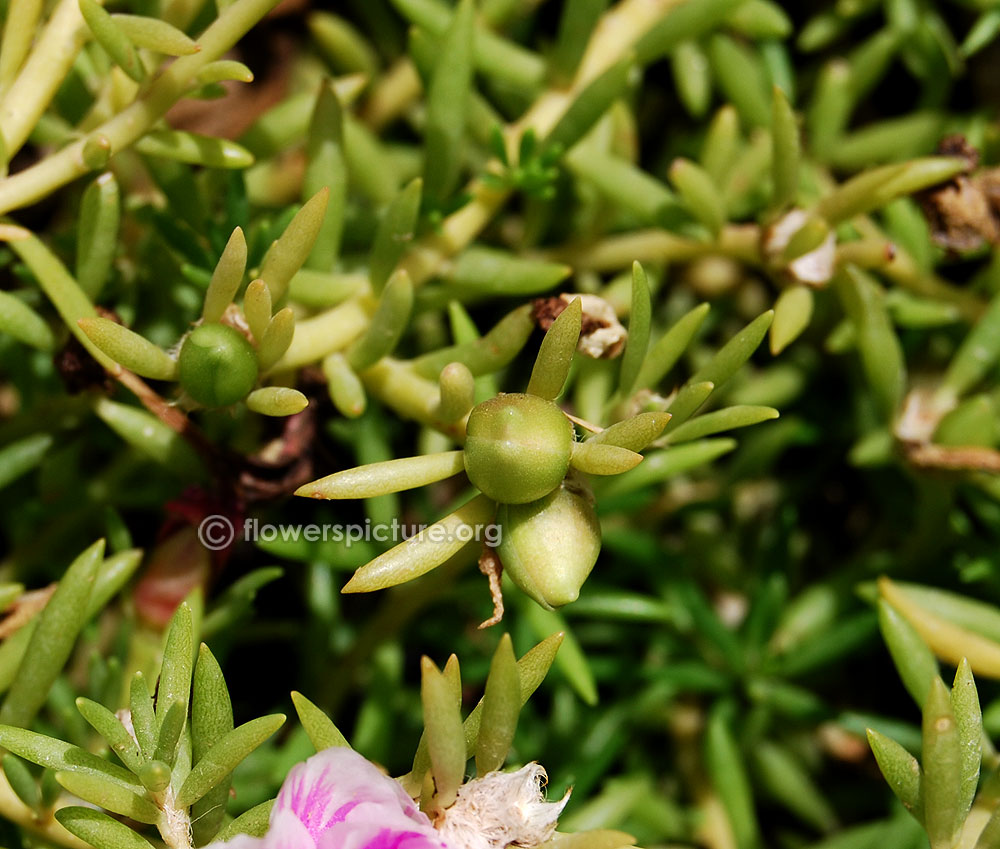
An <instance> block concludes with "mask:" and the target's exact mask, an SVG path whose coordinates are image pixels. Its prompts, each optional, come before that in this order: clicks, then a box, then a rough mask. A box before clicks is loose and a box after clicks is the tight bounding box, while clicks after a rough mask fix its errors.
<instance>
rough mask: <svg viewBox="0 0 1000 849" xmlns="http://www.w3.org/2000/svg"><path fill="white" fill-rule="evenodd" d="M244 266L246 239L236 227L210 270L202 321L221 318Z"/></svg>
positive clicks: (237, 285) (234, 293) (233, 293)
mask: <svg viewBox="0 0 1000 849" xmlns="http://www.w3.org/2000/svg"><path fill="white" fill-rule="evenodd" d="M246 266H247V240H246V237H245V236H244V235H243V231H242V230H241V229H240V228H239V227H237V228H236V229H235V230H233V233H232V235H231V236H230V237H229V241H228V242H226V247H225V248H224V249H223V251H222V256H220V257H219V261H218V262H217V263H216V264H215V270H214V271H213V272H212V279H211V280H210V281H209V284H208V291H206V292H205V303H204V306H202V310H201V317H202V320H203V321H205V322H211V321H218V320H219V319H220V318H222V314H223V313H224V312H225V311H226V307H228V306H229V305H230V304H231V303H232V302H233V298H234V297H235V295H236V290H237V289H239V288H240V283H241V282H242V281H243V272H244V271H245V270H246ZM269 309H270V308H269Z"/></svg>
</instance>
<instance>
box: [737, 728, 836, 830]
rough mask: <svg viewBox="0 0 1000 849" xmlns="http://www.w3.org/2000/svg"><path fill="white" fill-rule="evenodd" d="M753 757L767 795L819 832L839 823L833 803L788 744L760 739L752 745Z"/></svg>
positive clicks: (757, 773) (755, 768)
mask: <svg viewBox="0 0 1000 849" xmlns="http://www.w3.org/2000/svg"><path fill="white" fill-rule="evenodd" d="M752 756H753V764H754V772H755V774H756V776H757V777H758V780H759V781H760V784H761V787H762V789H763V790H764V791H765V792H766V793H767V794H768V795H770V796H771V797H772V798H774V799H776V800H777V801H779V802H780V803H781V804H782V805H783V806H784V807H785V808H787V809H788V810H789V811H791V812H792V813H794V814H795V815H796V816H797V817H798V818H799V819H801V820H802V821H803V822H805V823H807V824H809V825H811V826H812V827H813V828H815V829H817V830H818V831H830V830H831V829H832V828H834V827H835V826H836V823H837V817H836V815H835V814H834V811H833V808H832V807H830V803H829V802H828V801H827V800H826V797H825V796H824V795H823V793H822V792H821V791H820V790H819V788H817V786H816V783H815V782H814V781H813V779H812V776H810V775H809V773H808V772H807V771H806V770H805V768H804V767H803V765H802V764H801V763H800V761H799V759H798V758H797V757H795V756H794V755H793V754H792V753H791V752H790V751H789V750H788V749H787V748H786V747H784V746H779V745H778V744H776V743H772V742H770V741H768V740H761V741H759V742H758V743H757V744H756V745H755V746H754V747H753V752H752Z"/></svg>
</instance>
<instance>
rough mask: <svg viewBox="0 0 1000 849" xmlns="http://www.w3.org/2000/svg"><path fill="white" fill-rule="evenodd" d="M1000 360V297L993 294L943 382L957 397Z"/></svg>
mask: <svg viewBox="0 0 1000 849" xmlns="http://www.w3.org/2000/svg"><path fill="white" fill-rule="evenodd" d="M998 358H1000V295H994V296H993V298H992V300H990V303H989V306H987V308H986V311H985V312H984V313H983V315H982V317H981V318H980V319H979V321H977V322H976V324H975V326H974V327H973V328H972V330H970V331H969V333H968V335H967V336H966V337H965V339H963V340H962V344H961V345H959V347H958V350H957V351H956V352H955V355H954V356H953V357H952V358H951V362H950V363H948V368H947V370H946V371H945V373H944V378H943V380H942V381H941V386H942V388H943V389H947V390H948V391H950V392H951V393H952V394H953V395H955V396H956V397H960V396H962V395H964V394H965V393H966V392H968V391H969V390H970V389H972V388H973V387H974V386H975V385H976V384H977V383H979V381H981V380H982V379H983V378H984V377H985V376H986V375H987V374H988V373H989V371H990V369H992V367H993V364H994V363H996V361H997V359H998Z"/></svg>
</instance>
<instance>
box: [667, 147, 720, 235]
mask: <svg viewBox="0 0 1000 849" xmlns="http://www.w3.org/2000/svg"><path fill="white" fill-rule="evenodd" d="M669 176H670V182H671V183H673V184H674V188H675V189H677V191H678V193H679V194H680V196H681V197H682V198H683V199H684V202H685V204H686V205H687V207H688V209H689V210H690V211H691V214H692V215H693V216H694V217H695V218H697V219H698V221H699V222H700V223H701V224H702V225H703V226H704V227H705V229H707V230H708V232H709V234H710V235H711V236H713V237H715V236H717V235H718V234H719V231H720V230H721V229H722V225H723V224H725V223H726V206H725V201H724V200H723V197H722V193H721V192H720V191H719V187H718V186H717V185H716V184H715V181H714V180H713V179H712V177H711V175H710V174H709V173H708V172H707V171H705V170H704V169H703V168H701V166H699V165H696V164H695V163H694V162H692V161H691V160H690V159H683V158H680V159H675V160H674V161H673V164H672V165H671V166H670V172H669Z"/></svg>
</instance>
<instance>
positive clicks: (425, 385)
mask: <svg viewBox="0 0 1000 849" xmlns="http://www.w3.org/2000/svg"><path fill="white" fill-rule="evenodd" d="M359 377H360V378H361V379H362V381H364V384H365V389H367V390H368V392H370V393H371V394H372V395H374V396H375V397H376V398H378V399H379V400H381V401H382V403H383V404H385V405H387V406H389V407H392V408H393V409H394V410H395V411H396V412H397V413H399V414H400V415H401V416H405V417H406V418H408V419H413V420H414V421H418V422H420V423H421V424H424V425H427V426H428V427H432V428H434V429H435V430H439V431H441V433H443V434H445V435H446V436H449V437H451V438H452V439H454V440H455V441H456V442H458V443H463V442H465V422H466V420H467V419H468V416H465V417H463V418H462V419H460V420H459V421H457V422H444V421H441V420H440V419H438V418H437V409H438V406H439V405H440V403H441V392H440V390H439V388H438V385H437V384H436V383H434V382H432V381H430V380H426V379H425V378H423V377H420V375H418V374H415V373H414V371H413V369H412V368H411V367H410V366H409V365H408V364H406V363H402V362H400V361H399V360H394V359H392V358H391V357H383V358H382V359H381V360H379V361H378V362H377V363H375V365H373V366H372V367H371V368H369V369H366V370H365V371H363V372H362V373H361V374H360V375H359Z"/></svg>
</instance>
